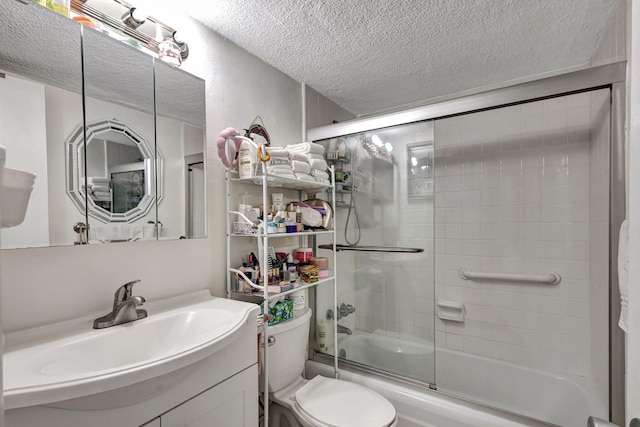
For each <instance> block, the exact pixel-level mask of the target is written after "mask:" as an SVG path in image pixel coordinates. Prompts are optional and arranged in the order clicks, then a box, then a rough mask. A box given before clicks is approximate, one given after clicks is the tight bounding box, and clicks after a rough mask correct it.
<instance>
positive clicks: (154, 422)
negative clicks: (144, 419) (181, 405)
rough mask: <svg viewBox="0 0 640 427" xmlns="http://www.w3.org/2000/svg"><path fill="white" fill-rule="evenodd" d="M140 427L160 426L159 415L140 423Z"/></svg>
mask: <svg viewBox="0 0 640 427" xmlns="http://www.w3.org/2000/svg"><path fill="white" fill-rule="evenodd" d="M140 427H160V417H158V418H154V419H153V420H151V421H149V422H148V423H146V424H143V425H141V426H140Z"/></svg>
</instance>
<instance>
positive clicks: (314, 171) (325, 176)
mask: <svg viewBox="0 0 640 427" xmlns="http://www.w3.org/2000/svg"><path fill="white" fill-rule="evenodd" d="M311 175H313V176H314V177H316V178H322V179H326V180H328V179H329V172H327V171H321V170H320V169H311Z"/></svg>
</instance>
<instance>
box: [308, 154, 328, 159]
mask: <svg viewBox="0 0 640 427" xmlns="http://www.w3.org/2000/svg"><path fill="white" fill-rule="evenodd" d="M307 159H309V160H311V159H321V160H325V158H324V155H322V154H314V153H309V154H307Z"/></svg>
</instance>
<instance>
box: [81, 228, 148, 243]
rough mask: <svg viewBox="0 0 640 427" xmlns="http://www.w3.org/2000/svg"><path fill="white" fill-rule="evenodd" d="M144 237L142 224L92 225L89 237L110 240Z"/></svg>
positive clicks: (104, 240)
mask: <svg viewBox="0 0 640 427" xmlns="http://www.w3.org/2000/svg"><path fill="white" fill-rule="evenodd" d="M139 238H142V225H132V224H121V225H91V226H90V227H89V239H90V240H99V241H103V242H109V241H112V240H136V239H139Z"/></svg>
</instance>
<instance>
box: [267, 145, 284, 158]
mask: <svg viewBox="0 0 640 427" xmlns="http://www.w3.org/2000/svg"><path fill="white" fill-rule="evenodd" d="M267 153H269V154H270V155H271V157H289V150H287V149H286V148H283V147H267Z"/></svg>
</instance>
